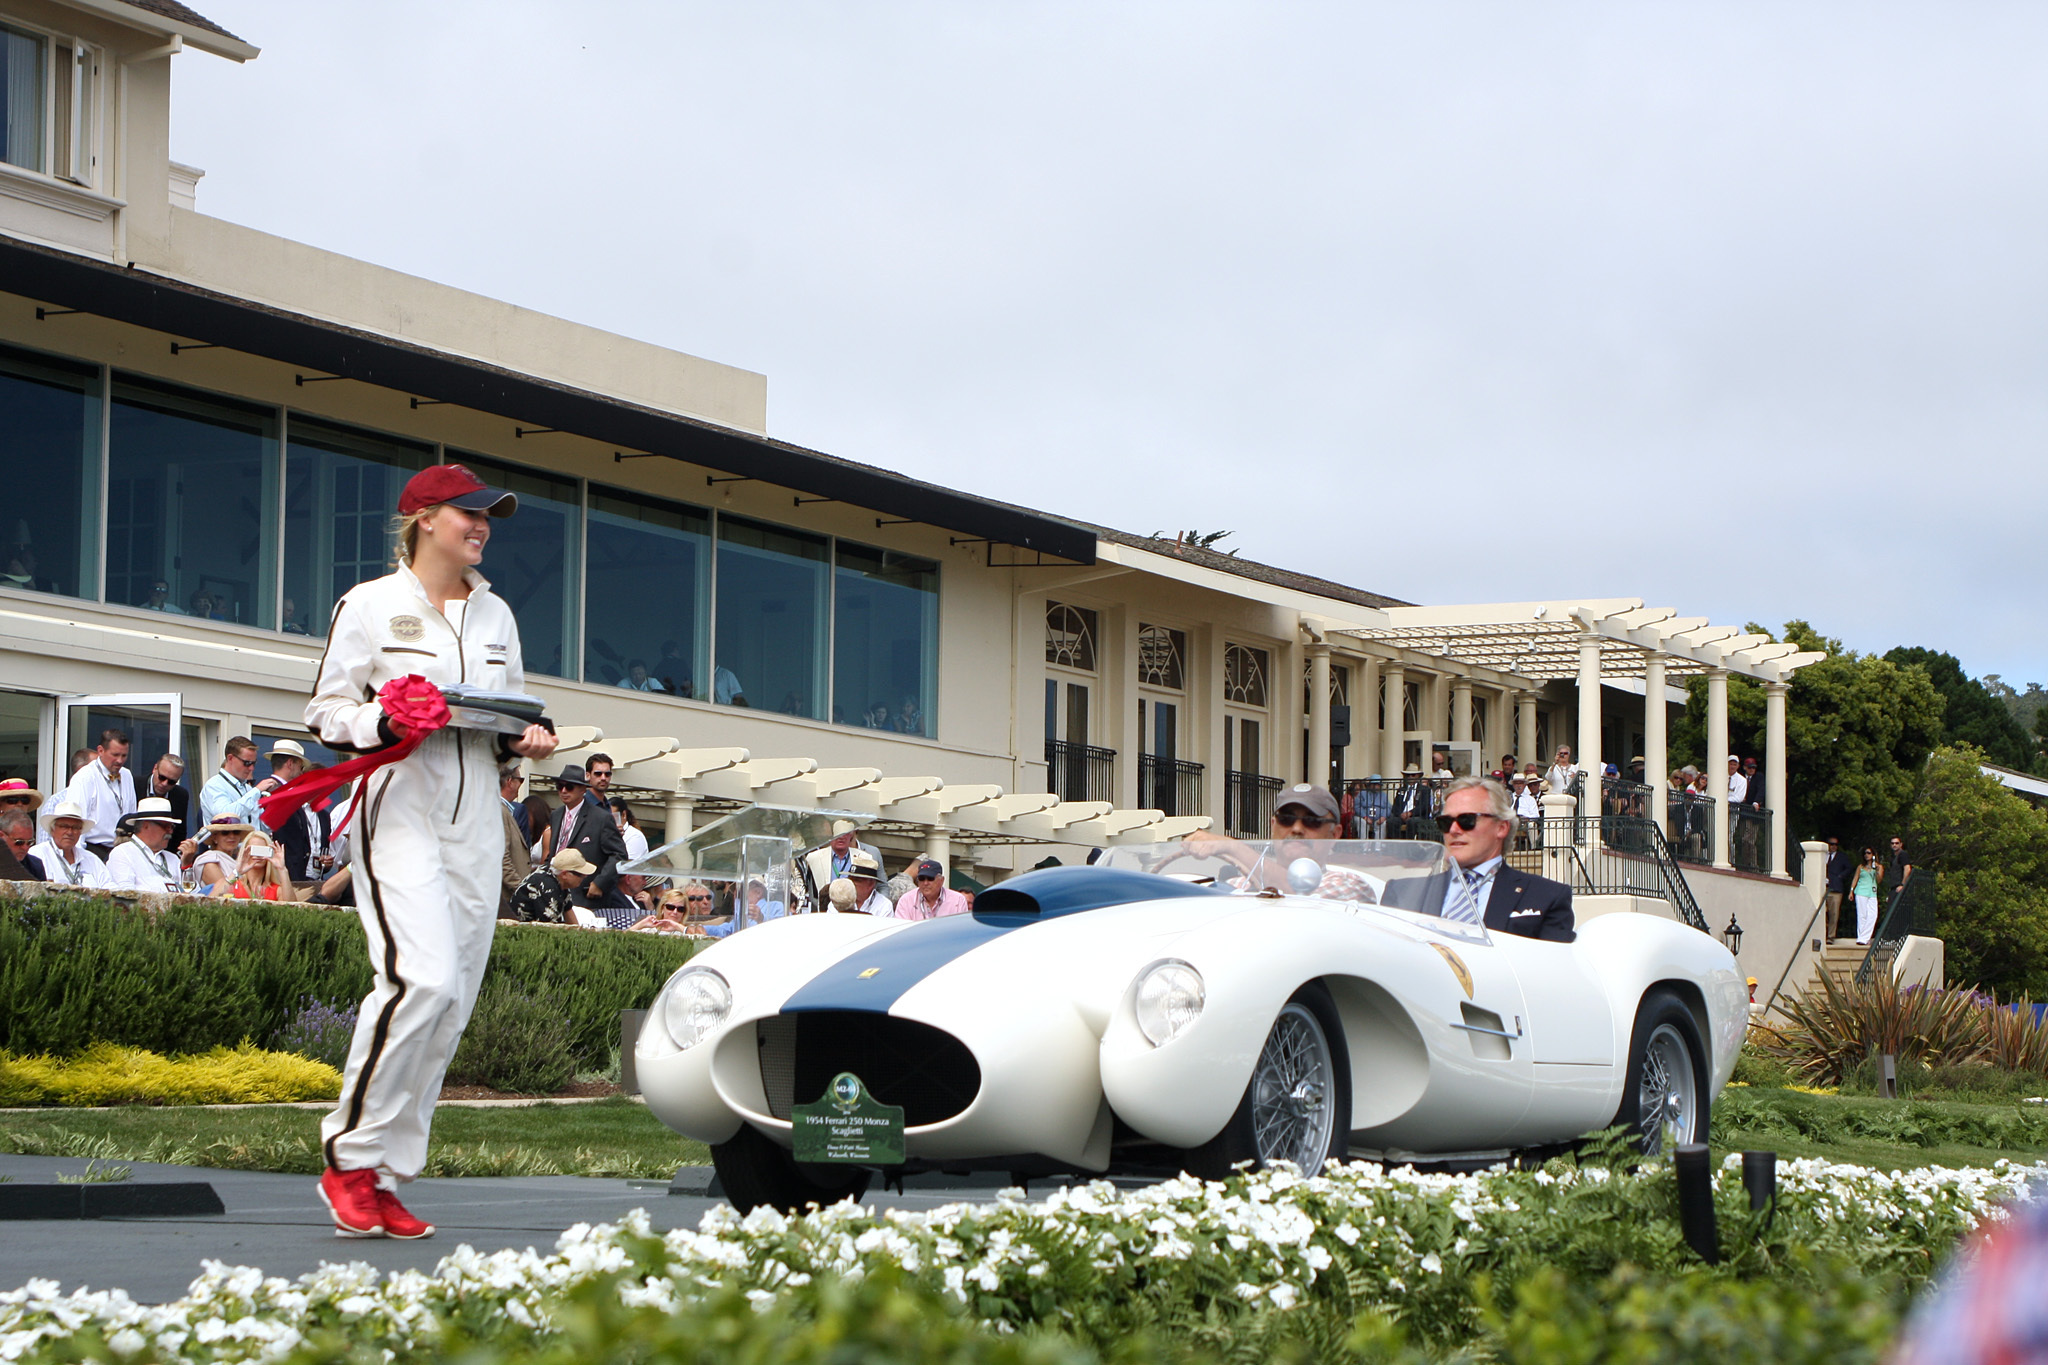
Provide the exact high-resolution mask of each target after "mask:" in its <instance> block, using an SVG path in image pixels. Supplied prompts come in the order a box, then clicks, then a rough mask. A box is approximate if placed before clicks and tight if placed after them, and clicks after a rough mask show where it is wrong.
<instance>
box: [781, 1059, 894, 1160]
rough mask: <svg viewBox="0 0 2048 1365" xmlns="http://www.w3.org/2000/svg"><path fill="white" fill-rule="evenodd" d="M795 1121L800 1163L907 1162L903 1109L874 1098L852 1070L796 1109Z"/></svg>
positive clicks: (792, 1116)
mask: <svg viewBox="0 0 2048 1365" xmlns="http://www.w3.org/2000/svg"><path fill="white" fill-rule="evenodd" d="M789 1120H790V1126H791V1129H792V1133H791V1136H792V1137H793V1138H794V1139H795V1143H794V1146H795V1149H796V1150H795V1155H796V1159H797V1160H798V1161H828V1162H833V1161H836V1162H841V1163H847V1164H853V1165H861V1166H900V1165H902V1164H903V1110H902V1109H901V1108H900V1107H899V1106H897V1105H893V1104H883V1103H882V1102H881V1101H879V1100H877V1099H876V1098H875V1097H874V1096H873V1095H870V1094H869V1093H868V1088H867V1087H866V1086H865V1085H862V1084H861V1081H860V1077H858V1076H856V1075H854V1074H853V1073H852V1072H850V1071H842V1072H840V1073H839V1074H838V1075H837V1076H834V1077H833V1078H832V1084H831V1085H829V1086H827V1087H826V1088H825V1093H824V1094H823V1095H822V1096H820V1097H819V1099H818V1102H817V1103H816V1104H799V1105H797V1106H796V1107H794V1108H793V1109H791V1110H790V1114H789Z"/></svg>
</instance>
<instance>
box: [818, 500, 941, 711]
mask: <svg viewBox="0 0 2048 1365" xmlns="http://www.w3.org/2000/svg"><path fill="white" fill-rule="evenodd" d="M838 553H839V563H838V571H837V573H836V575H835V583H836V589H837V592H836V596H835V598H834V600H833V605H832V719H834V720H836V721H838V722H840V723H841V724H844V725H864V726H867V727H868V728H870V729H874V730H894V731H896V732H898V733H899V734H906V735H924V736H926V737H929V736H930V735H931V734H932V733H933V728H934V727H933V723H932V700H933V697H932V694H933V691H934V689H935V686H936V683H937V678H938V667H939V566H938V565H937V564H934V563H933V562H932V561H931V560H929V559H916V558H913V557H911V556H909V555H902V554H897V553H896V552H894V551H893V550H871V549H869V548H868V547H867V546H865V545H849V544H848V543H847V542H845V541H843V540H842V541H840V542H839V548H838Z"/></svg>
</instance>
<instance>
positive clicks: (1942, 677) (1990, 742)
mask: <svg viewBox="0 0 2048 1365" xmlns="http://www.w3.org/2000/svg"><path fill="white" fill-rule="evenodd" d="M1884 657H1885V658H1886V660H1888V661H1889V662H1891V663H1895V664H1900V665H1915V664H1917V665H1918V666H1919V667H1921V668H1924V669H1926V670H1927V676H1928V678H1929V680H1930V681H1932V682H1933V683H1934V690H1935V691H1937V692H1939V693H1941V699H1942V701H1943V702H1944V703H1945V706H1944V707H1943V710H1942V715H1941V741H1940V742H1941V743H1943V744H1950V745H1953V744H1970V745H1975V746H1976V747H1977V748H1979V749H1982V750H1983V751H1984V752H1985V753H1986V754H1988V755H1990V759H1991V762H1993V763H1997V764H2001V765H2003V766H2005V767H2008V768H2015V769H2017V770H2019V771H2020V772H2028V771H2030V770H2031V769H2032V768H2033V766H2034V741H2033V737H2032V736H2031V735H2029V734H2028V733H2027V730H2026V727H2025V726H2023V725H2021V724H2020V722H2019V720H2018V719H2017V718H2016V717H2015V716H2014V715H2013V713H2012V708H2011V707H2010V706H2008V705H2007V704H2006V702H2005V701H2004V699H2003V698H2001V697H2000V696H1999V695H1998V694H1997V693H1995V692H1993V691H1992V690H1991V689H1990V688H1989V687H1986V686H1985V685H1984V684H1983V683H1981V682H1978V681H1977V680H1976V679H1974V678H1971V677H1970V676H1969V675H1967V674H1966V673H1964V672H1963V665H1962V663H1961V661H1960V660H1958V659H1957V658H1956V657H1955V656H1954V655H1953V654H1943V653H1940V652H1938V651H1936V650H1932V649H1921V648H1920V647H1918V646H1911V645H1901V646H1900V647H1898V648H1897V649H1892V650H1887V651H1886V652H1885V656H1884ZM2005 690H2007V691H2011V689H2010V688H2007V689H2005Z"/></svg>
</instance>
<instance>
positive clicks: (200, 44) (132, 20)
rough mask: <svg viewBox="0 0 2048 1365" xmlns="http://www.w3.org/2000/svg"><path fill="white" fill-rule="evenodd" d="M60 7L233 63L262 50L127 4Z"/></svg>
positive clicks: (83, 2) (114, 0) (95, 0)
mask: <svg viewBox="0 0 2048 1365" xmlns="http://www.w3.org/2000/svg"><path fill="white" fill-rule="evenodd" d="M58 3H59V4H64V5H69V6H70V7H71V8H72V9H82V10H85V11H86V12H87V13H90V14H100V15H104V16H106V17H107V18H109V19H113V20H115V21H117V22H119V23H122V24H126V25H127V26H128V27H130V28H138V29H141V30H142V31H143V32H145V33H155V34H159V35H161V36H162V37H165V38H170V37H178V38H183V39H184V40H185V42H186V44H187V45H188V46H191V47H196V48H198V49H199V50H200V51H201V52H205V53H208V54H210V55H212V56H215V57H225V58H227V59H228V60H229V61H231V62H247V61H254V60H255V59H256V57H257V56H259V55H260V54H261V53H262V51H263V49H262V48H260V47H257V46H256V45H255V44H254V43H245V42H243V41H242V40H241V39H240V38H237V37H235V36H234V35H233V34H228V33H220V32H217V31H216V30H214V29H210V28H204V27H201V26H200V25H198V24H188V23H186V22H185V21H184V20H182V19H173V18H171V17H170V16H169V15H167V14H158V13H157V12H156V11H154V10H147V9H143V8H142V7H141V6H140V5H131V4H128V3H126V0H58Z"/></svg>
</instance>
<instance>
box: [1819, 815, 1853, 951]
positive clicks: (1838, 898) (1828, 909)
mask: <svg viewBox="0 0 2048 1365" xmlns="http://www.w3.org/2000/svg"><path fill="white" fill-rule="evenodd" d="M1855 879H1856V859H1855V857H1854V856H1853V855H1852V854H1850V853H1848V852H1847V851H1846V850H1844V849H1843V847H1842V841H1841V839H1840V838H1838V837H1836V836H1835V835H1832V834H1831V835H1829V836H1828V882H1827V888H1828V889H1827V894H1826V896H1825V897H1824V898H1823V900H1822V902H1821V904H1822V906H1823V908H1824V913H1825V915H1826V917H1827V922H1828V937H1827V941H1828V942H1830V943H1832V942H1834V941H1835V938H1836V937H1837V933H1836V931H1837V929H1838V928H1839V927H1840V924H1841V918H1842V903H1843V902H1844V901H1846V900H1848V898H1849V883H1850V882H1852V881H1854V880H1855Z"/></svg>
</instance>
